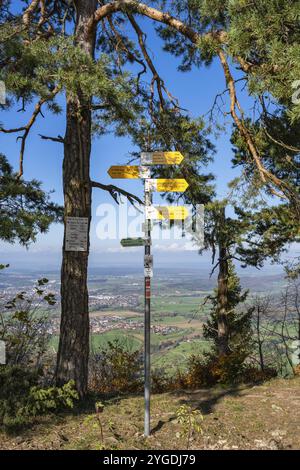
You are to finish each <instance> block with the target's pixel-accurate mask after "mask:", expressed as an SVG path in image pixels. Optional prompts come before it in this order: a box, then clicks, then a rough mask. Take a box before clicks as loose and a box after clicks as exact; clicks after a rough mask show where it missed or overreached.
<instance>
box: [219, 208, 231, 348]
mask: <svg viewBox="0 0 300 470" xmlns="http://www.w3.org/2000/svg"><path fill="white" fill-rule="evenodd" d="M220 225H221V226H223V227H224V226H225V208H224V209H222V212H221V217H220ZM219 263H220V264H219V276H218V316H217V321H218V353H219V356H224V355H228V354H229V352H230V349H229V328H228V318H227V313H228V312H227V311H228V280H229V264H228V258H227V247H226V241H225V239H224V237H223V236H221V237H220V239H219Z"/></svg>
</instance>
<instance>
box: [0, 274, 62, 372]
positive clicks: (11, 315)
mask: <svg viewBox="0 0 300 470" xmlns="http://www.w3.org/2000/svg"><path fill="white" fill-rule="evenodd" d="M47 284H48V279H45V278H44V279H40V280H38V281H37V283H36V285H35V286H34V287H33V292H32V293H31V292H29V293H27V292H19V293H18V294H17V295H16V296H15V297H14V298H12V299H11V300H9V301H4V303H3V302H2V299H0V300H1V302H0V340H2V341H4V342H5V346H6V363H7V364H8V365H10V366H14V365H22V366H25V367H29V366H30V367H32V368H35V367H39V366H40V364H41V363H42V362H43V361H44V362H45V357H46V353H47V350H48V345H49V334H48V332H47V330H48V325H49V312H50V310H51V309H53V308H54V306H55V303H56V301H55V297H54V294H52V293H50V292H48V291H47V290H46V289H47V288H46V286H47ZM41 312H42V313H41Z"/></svg>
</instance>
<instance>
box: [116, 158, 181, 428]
mask: <svg viewBox="0 0 300 470" xmlns="http://www.w3.org/2000/svg"><path fill="white" fill-rule="evenodd" d="M140 158H141V165H140V166H111V167H110V169H109V170H108V174H109V175H110V176H111V178H113V179H142V180H144V204H145V223H144V224H143V231H144V232H145V236H144V238H125V239H123V240H121V245H122V246H123V247H124V248H130V247H139V246H144V248H145V257H144V277H145V317H144V320H145V322H144V373H145V428H144V435H145V436H146V437H149V436H150V394H151V370H150V333H151V279H152V278H153V256H152V255H151V245H152V242H151V230H152V227H153V222H152V221H154V220H158V221H161V220H182V221H183V220H185V219H186V218H187V217H188V215H189V212H188V210H187V209H186V207H183V206H182V207H181V206H168V207H162V206H153V205H152V199H153V192H178V193H184V192H185V191H186V190H187V188H188V187H189V184H188V182H187V181H186V180H185V179H173V180H172V179H152V178H151V166H155V165H180V163H182V162H183V160H184V157H183V155H182V154H181V153H180V152H142V153H141V157H140Z"/></svg>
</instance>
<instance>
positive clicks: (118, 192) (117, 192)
mask: <svg viewBox="0 0 300 470" xmlns="http://www.w3.org/2000/svg"><path fill="white" fill-rule="evenodd" d="M90 184H91V187H92V188H99V189H102V190H103V191H108V192H109V193H110V195H111V196H112V197H113V199H114V200H115V201H116V203H117V204H119V199H118V198H119V197H120V196H125V197H126V198H127V199H128V201H129V202H130V204H132V205H134V203H135V202H138V203H139V204H141V205H144V203H143V201H142V200H141V199H140V198H139V197H138V196H135V195H134V194H131V193H129V192H128V191H125V190H124V189H121V188H119V187H117V186H114V185H113V184H108V185H106V184H102V183H98V182H96V181H91V183H90Z"/></svg>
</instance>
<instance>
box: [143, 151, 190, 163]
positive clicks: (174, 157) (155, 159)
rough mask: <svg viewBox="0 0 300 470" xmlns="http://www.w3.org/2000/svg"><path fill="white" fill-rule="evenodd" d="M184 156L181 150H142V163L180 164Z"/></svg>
mask: <svg viewBox="0 0 300 470" xmlns="http://www.w3.org/2000/svg"><path fill="white" fill-rule="evenodd" d="M183 160H184V156H183V155H182V154H181V153H180V152H142V153H141V164H142V165H180V163H182V162H183Z"/></svg>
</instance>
